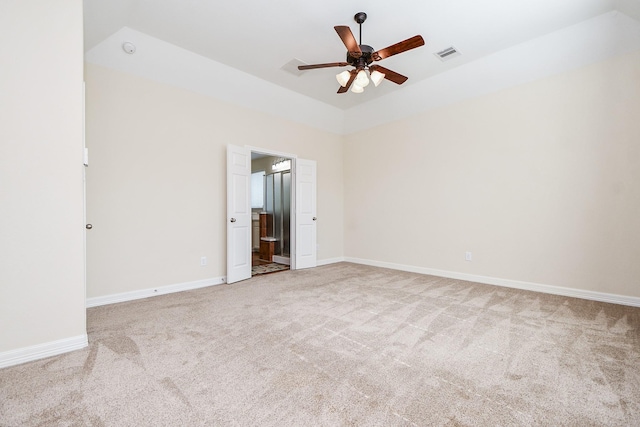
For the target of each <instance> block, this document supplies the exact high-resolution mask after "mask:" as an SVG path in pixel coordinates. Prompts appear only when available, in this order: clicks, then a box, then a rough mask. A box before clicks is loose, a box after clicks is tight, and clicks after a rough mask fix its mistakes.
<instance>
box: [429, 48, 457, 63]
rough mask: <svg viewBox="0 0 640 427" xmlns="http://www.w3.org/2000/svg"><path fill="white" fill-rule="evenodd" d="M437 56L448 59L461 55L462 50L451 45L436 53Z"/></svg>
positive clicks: (442, 59)
mask: <svg viewBox="0 0 640 427" xmlns="http://www.w3.org/2000/svg"><path fill="white" fill-rule="evenodd" d="M434 55H435V56H437V57H438V58H440V60H441V61H448V60H450V59H451V58H455V57H456V56H460V51H459V50H458V49H456V48H455V47H453V46H451V47H448V48H446V49H443V50H441V51H440V52H436V53H434Z"/></svg>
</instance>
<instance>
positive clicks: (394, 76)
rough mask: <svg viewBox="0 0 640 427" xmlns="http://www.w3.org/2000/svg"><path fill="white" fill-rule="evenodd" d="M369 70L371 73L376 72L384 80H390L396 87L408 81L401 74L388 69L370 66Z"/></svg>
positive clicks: (407, 78)
mask: <svg viewBox="0 0 640 427" xmlns="http://www.w3.org/2000/svg"><path fill="white" fill-rule="evenodd" d="M369 70H371V72H374V71H378V72H380V73H382V74H384V78H385V79H387V80H390V81H392V82H394V83H395V84H398V85H401V84H402V83H404V82H406V81H407V80H409V77H405V76H403V75H402V74H398V73H396V72H395V71H391V70H390V69H388V68H384V67H381V66H379V65H372V66H370V67H369Z"/></svg>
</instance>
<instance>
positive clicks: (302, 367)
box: [0, 263, 640, 426]
mask: <svg viewBox="0 0 640 427" xmlns="http://www.w3.org/2000/svg"><path fill="white" fill-rule="evenodd" d="M639 327H640V309H638V308H631V307H624V306H616V305H612V304H604V303H596V302H591V301H584V300H577V299H571V298H565V297H558V296H551V295H543V294H536V293H532V292H524V291H517V290H511V289H506V288H499V287H493V286H488V285H479V284H473V283H468V282H462V281H457V280H450V279H442V278H437V277H433V276H423V275H418V274H410V273H403V272H398V271H392V270H385V269H380V268H373V267H366V266H359V265H354V264H348V263H340V264H334V265H329V266H324V267H319V268H316V269H310V270H302V271H285V272H282V273H277V274H269V275H263V276H257V277H255V278H253V279H251V280H248V281H246V282H243V283H238V284H234V285H230V286H229V285H220V286H215V287H211V288H205V289H200V290H196V291H190V292H182V293H179V294H172V295H166V296H159V297H155V298H150V299H147V300H140V301H134V302H129V303H122V304H115V305H111V306H105V307H97V308H92V309H89V310H88V329H89V341H90V347H89V348H88V349H86V350H81V351H76V352H73V353H69V354H66V355H62V356H58V357H53V358H49V359H46V360H42V361H37V362H32V363H28V364H24V365H20V366H16V367H12V368H7V369H3V370H0V425H2V426H49V425H52V426H58V425H64V426H67V425H68V426H71V425H74V426H90V425H93V426H197V425H216V426H316V425H323V426H341V425H349V426H351V425H356V426H427V425H428V426H431V425H436V426H437V425H446V426H467V425H469V426H472V425H479V426H485V425H486V426H494V425H503V426H511V425H544V426H560V425H564V426H596V425H597V426H602V425H606V426H638V425H640V342H639V339H640V332H639V331H640V329H639Z"/></svg>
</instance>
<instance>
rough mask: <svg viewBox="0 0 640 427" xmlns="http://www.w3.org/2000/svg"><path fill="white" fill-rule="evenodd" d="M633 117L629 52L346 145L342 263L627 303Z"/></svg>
mask: <svg viewBox="0 0 640 427" xmlns="http://www.w3.org/2000/svg"><path fill="white" fill-rule="evenodd" d="M639 118H640V53H638V52H636V53H634V54H631V55H627V56H624V57H619V58H615V59H612V60H608V61H606V62H603V63H598V64H595V65H591V66H588V67H586V68H583V69H579V70H577V71H573V72H570V73H566V74H562V75H558V76H554V77H551V78H547V79H544V80H540V81H536V82H533V83H530V84H526V85H522V86H518V87H515V88H512V89H509V90H504V91H501V92H499V93H495V94H491V95H487V96H483V97H481V98H477V99H473V100H469V101H465V102H461V103H458V104H455V105H452V106H449V107H445V108H440V109H437V110H434V111H431V112H427V113H424V114H421V115H419V116H416V117H413V118H410V119H407V120H402V121H398V122H395V123H392V124H389V125H385V126H381V127H378V128H375V129H371V130H369V131H366V132H361V133H358V134H355V135H351V136H349V137H347V138H346V145H345V160H344V164H345V256H347V257H353V258H359V259H366V260H374V261H384V262H389V263H398V264H405V265H410V266H417V267H424V268H433V269H439V270H445V271H450V272H459V273H467V274H473V275H482V276H490V277H497V278H504V279H511V280H520V281H528V282H534V283H539V284H546V285H554V286H564V287H571V288H578V289H583V290H591V291H599V292H606V293H616V294H622V295H627V296H636V297H638V296H640V286H638V283H639V280H640V262H638V259H640V214H639V213H640V119H639ZM465 251H472V253H473V261H472V262H467V261H465V259H464V254H465Z"/></svg>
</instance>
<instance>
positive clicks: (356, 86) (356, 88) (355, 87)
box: [351, 79, 364, 93]
mask: <svg viewBox="0 0 640 427" xmlns="http://www.w3.org/2000/svg"><path fill="white" fill-rule="evenodd" d="M356 80H357V79H356ZM351 92H353V93H362V92H364V88H363V87H362V86H360V85H359V84H358V83H354V84H353V86H351Z"/></svg>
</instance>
